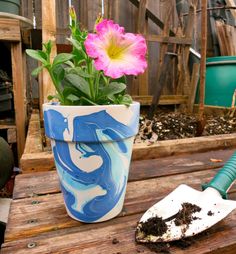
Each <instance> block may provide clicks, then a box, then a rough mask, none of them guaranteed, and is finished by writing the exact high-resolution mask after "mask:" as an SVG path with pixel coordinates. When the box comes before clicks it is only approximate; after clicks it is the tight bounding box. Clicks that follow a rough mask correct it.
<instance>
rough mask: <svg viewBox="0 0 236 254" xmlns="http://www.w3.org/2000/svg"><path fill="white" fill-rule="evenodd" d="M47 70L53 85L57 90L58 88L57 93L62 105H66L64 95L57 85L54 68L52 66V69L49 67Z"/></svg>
mask: <svg viewBox="0 0 236 254" xmlns="http://www.w3.org/2000/svg"><path fill="white" fill-rule="evenodd" d="M47 70H48V72H49V75H50V77H51V79H52V82H53V84H54V86H55V88H56V91H57V92H58V94H59V97H60V101H61V102H62V103H64V98H63V95H62V93H61V91H60V89H59V86H58V84H57V81H56V79H55V77H54V75H53V73H52V68H51V66H50V67H47Z"/></svg>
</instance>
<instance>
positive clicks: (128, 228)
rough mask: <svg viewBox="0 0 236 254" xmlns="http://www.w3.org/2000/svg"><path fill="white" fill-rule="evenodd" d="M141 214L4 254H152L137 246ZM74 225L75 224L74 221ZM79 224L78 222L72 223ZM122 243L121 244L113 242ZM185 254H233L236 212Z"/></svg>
mask: <svg viewBox="0 0 236 254" xmlns="http://www.w3.org/2000/svg"><path fill="white" fill-rule="evenodd" d="M140 217H141V214H135V215H131V216H124V217H121V218H116V219H113V220H111V221H108V222H105V223H102V224H99V225H98V226H97V227H96V226H94V225H91V224H90V225H86V224H85V225H82V226H80V227H79V223H78V222H77V226H78V227H72V228H69V229H64V230H56V228H54V232H51V233H50V234H47V233H46V234H43V235H38V236H36V237H31V238H26V239H19V240H17V241H13V242H9V243H5V244H4V245H3V249H2V253H3V254H6V253H7V254H11V253H14V254H26V253H30V254H34V253H37V254H38V253H44V254H47V253H48V254H49V253H70V254H72V253H78V251H79V253H83V254H90V253H96V254H106V253H107V254H111V253H122V254H124V253H126V254H129V253H140V252H141V253H149V254H151V253H152V252H151V251H150V250H148V249H147V248H146V247H145V246H140V245H137V244H136V243H135V228H136V225H137V221H138V220H139V219H140ZM70 220H71V219H70ZM71 221H72V220H71ZM72 223H76V222H74V221H73V222H72ZM114 238H116V239H117V240H118V242H117V244H114V243H113V239H114ZM195 240H196V241H195V242H193V243H192V244H191V245H190V246H189V247H188V248H187V249H186V250H185V251H186V253H191V254H203V253H208V254H222V253H225V254H233V253H234V251H235V248H236V212H235V211H234V212H232V213H231V214H230V215H229V216H227V217H226V218H225V219H224V220H223V221H221V222H219V223H218V224H217V225H215V226H213V227H212V228H211V229H209V230H208V234H202V235H199V236H196V237H195ZM170 251H171V253H172V252H173V253H176V254H182V253H184V251H183V249H179V248H177V247H171V249H170Z"/></svg>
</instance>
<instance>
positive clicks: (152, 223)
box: [136, 202, 212, 253]
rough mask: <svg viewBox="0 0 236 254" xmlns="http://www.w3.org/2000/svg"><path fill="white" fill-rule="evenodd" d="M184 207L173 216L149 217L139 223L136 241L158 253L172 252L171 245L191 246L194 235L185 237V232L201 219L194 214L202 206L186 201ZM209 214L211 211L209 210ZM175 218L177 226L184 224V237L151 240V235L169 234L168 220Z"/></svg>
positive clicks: (182, 247)
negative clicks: (171, 240)
mask: <svg viewBox="0 0 236 254" xmlns="http://www.w3.org/2000/svg"><path fill="white" fill-rule="evenodd" d="M181 206H182V208H181V209H180V210H179V211H178V213H176V214H175V215H173V216H171V218H168V219H165V220H163V219H162V218H160V217H157V216H154V217H152V218H149V219H148V220H147V221H146V222H141V223H139V224H138V227H137V230H136V241H137V242H138V243H140V242H141V244H143V245H145V246H146V247H147V248H149V249H150V250H151V251H153V252H156V253H170V248H171V247H177V248H181V249H186V248H188V247H189V246H191V245H192V244H193V243H194V242H195V240H194V237H189V238H186V239H185V238H184V237H185V236H184V233H185V232H186V230H187V229H188V227H189V225H190V224H191V223H192V221H193V220H196V219H199V218H198V217H196V216H194V214H195V213H197V212H200V211H201V208H200V207H199V206H197V205H195V204H191V203H188V202H185V203H183V204H181ZM208 215H209V216H212V214H210V211H209V212H208ZM170 219H171V220H174V223H175V225H176V226H184V230H183V231H182V239H180V240H178V241H173V242H156V243H154V242H150V239H151V238H150V236H158V237H161V236H163V235H164V234H165V233H167V234H168V232H167V231H168V225H167V223H166V222H167V221H169V220H170ZM143 239H146V241H147V242H146V243H142V240H143Z"/></svg>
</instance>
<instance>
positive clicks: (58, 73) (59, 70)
mask: <svg viewBox="0 0 236 254" xmlns="http://www.w3.org/2000/svg"><path fill="white" fill-rule="evenodd" d="M52 74H53V76H54V78H55V79H56V81H57V83H59V82H61V81H62V80H63V79H64V77H65V70H64V68H63V67H62V66H61V65H57V66H55V67H54V68H53V70H52Z"/></svg>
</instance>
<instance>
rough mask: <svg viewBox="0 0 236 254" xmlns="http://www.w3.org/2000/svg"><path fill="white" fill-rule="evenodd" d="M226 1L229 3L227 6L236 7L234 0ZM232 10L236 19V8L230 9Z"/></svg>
mask: <svg viewBox="0 0 236 254" xmlns="http://www.w3.org/2000/svg"><path fill="white" fill-rule="evenodd" d="M225 2H226V3H227V6H229V7H236V4H235V1H234V0H225ZM230 12H231V13H232V15H233V16H234V18H235V19H236V10H235V9H230Z"/></svg>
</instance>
